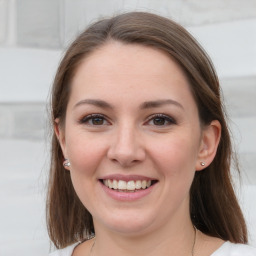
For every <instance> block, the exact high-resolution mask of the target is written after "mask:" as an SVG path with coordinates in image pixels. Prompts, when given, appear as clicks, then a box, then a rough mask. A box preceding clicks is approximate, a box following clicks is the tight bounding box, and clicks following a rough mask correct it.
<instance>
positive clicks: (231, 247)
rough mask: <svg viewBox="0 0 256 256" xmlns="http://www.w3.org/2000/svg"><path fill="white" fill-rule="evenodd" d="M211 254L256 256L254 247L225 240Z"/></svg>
mask: <svg viewBox="0 0 256 256" xmlns="http://www.w3.org/2000/svg"><path fill="white" fill-rule="evenodd" d="M211 256H256V248H254V247H251V246H249V245H246V244H234V243H231V242H225V243H224V244H223V245H222V246H221V247H220V248H219V249H218V250H217V251H215V252H214V253H213V254H212V255H211Z"/></svg>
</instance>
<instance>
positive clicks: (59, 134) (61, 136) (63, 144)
mask: <svg viewBox="0 0 256 256" xmlns="http://www.w3.org/2000/svg"><path fill="white" fill-rule="evenodd" d="M54 132H55V134H56V137H57V138H58V141H59V143H60V147H61V150H62V153H63V156H64V158H65V159H67V154H66V141H65V132H64V128H63V127H62V126H61V124H60V120H59V118H56V119H55V123H54ZM65 168H66V169H68V168H67V167H65ZM68 170H69V169H68Z"/></svg>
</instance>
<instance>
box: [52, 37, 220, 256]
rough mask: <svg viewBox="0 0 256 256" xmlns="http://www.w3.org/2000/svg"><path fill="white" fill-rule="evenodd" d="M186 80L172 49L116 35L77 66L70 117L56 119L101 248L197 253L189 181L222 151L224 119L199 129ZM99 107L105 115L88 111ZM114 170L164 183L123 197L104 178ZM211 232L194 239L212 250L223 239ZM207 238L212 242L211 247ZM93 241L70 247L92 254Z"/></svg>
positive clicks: (98, 250)
mask: <svg viewBox="0 0 256 256" xmlns="http://www.w3.org/2000/svg"><path fill="white" fill-rule="evenodd" d="M189 86H190V85H189V83H188V81H187V79H186V77H185V75H184V73H183V71H182V69H181V68H180V67H179V66H178V65H177V64H176V63H175V62H174V61H173V60H172V59H171V58H170V57H169V56H167V55H166V54H165V53H163V52H161V51H159V50H156V49H153V48H150V47H145V46H141V45H124V44H122V43H119V42H109V43H107V44H106V45H104V46H103V47H101V48H100V49H97V50H96V51H95V52H93V53H92V54H91V55H90V56H87V57H86V58H85V59H84V61H83V62H82V63H81V64H80V66H79V68H78V70H77V72H76V74H75V76H74V78H73V81H72V90H71V95H70V99H69V102H68V106H67V112H66V120H65V124H64V126H60V125H59V120H56V129H55V130H56V134H57V136H58V138H59V141H60V144H61V147H62V150H63V154H64V156H65V157H66V158H68V159H69V160H70V163H71V166H70V168H67V169H68V170H69V171H70V173H71V178H72V182H73V185H74V188H75V190H76V193H77V195H78V196H79V198H80V200H81V201H82V203H83V204H84V206H85V207H86V208H87V209H88V210H89V211H90V213H91V214H92V216H93V221H94V226H95V231H96V237H97V242H96V244H95V246H94V248H93V254H94V255H106V254H107V255H108V253H111V255H167V254H168V252H170V251H171V252H173V255H191V249H192V245H193V240H194V229H193V226H192V223H191V220H190V215H189V189H190V186H191V183H192V181H193V177H194V175H195V172H196V171H203V169H204V168H205V167H207V166H208V165H209V164H210V163H211V161H212V160H213V158H214V156H215V153H216V149H217V145H218V142H219V138H220V124H219V123H218V122H217V121H213V122H212V123H211V124H210V125H209V126H207V127H201V125H200V120H199V116H198V109H197V106H196V103H195V101H194V99H193V96H192V94H191V92H190V89H189ZM92 100H94V101H92ZM95 100H97V104H96V103H95ZM98 100H101V101H104V102H105V103H107V104H99V102H98ZM159 100H161V104H158V105H157V106H156V104H145V102H156V101H159ZM166 100H169V102H168V103H167V102H166ZM163 101H164V102H165V103H164V104H163ZM106 105H108V106H106ZM92 114H100V115H102V116H100V117H97V118H95V117H94V118H93V119H92V118H91V119H90V118H88V116H90V115H92ZM156 114H161V115H162V116H161V117H156V116H155V115H156ZM163 115H164V117H163ZM201 162H205V166H201V164H200V163H201ZM116 174H121V175H125V176H127V175H143V176H145V177H150V178H152V179H154V180H157V183H156V184H155V185H154V186H153V187H152V189H151V191H150V193H148V194H147V195H146V196H144V197H142V198H139V199H137V200H124V201H120V200H116V199H113V198H112V197H110V196H109V195H108V194H107V193H106V192H105V191H104V189H102V184H101V182H100V181H99V179H102V178H104V177H106V175H116ZM204 236H205V235H203V234H201V236H200V235H198V237H201V238H200V239H199V238H198V241H197V247H198V248H199V247H200V244H201V247H200V248H201V249H200V250H201V252H203V253H204V255H210V254H209V253H210V252H211V251H214V250H215V249H216V248H217V247H218V246H219V245H220V244H221V241H219V240H216V239H214V238H208V237H207V239H208V240H207V239H206V238H205V239H204V238H203V237H204ZM199 240H200V241H199ZM204 240H206V241H210V242H211V243H212V244H213V245H212V246H210V247H209V246H208V247H209V248H210V249H208V251H207V250H205V249H203V248H204V247H206V248H207V246H205V245H204V246H203V245H202V244H203V241H204ZM91 244H92V241H88V242H86V243H83V244H81V245H79V246H78V247H77V248H76V250H75V251H74V253H73V255H88V254H89V250H90V247H91ZM204 244H205V243H204ZM206 245H207V243H206ZM208 245H210V244H209V242H208ZM197 254H198V255H200V253H197Z"/></svg>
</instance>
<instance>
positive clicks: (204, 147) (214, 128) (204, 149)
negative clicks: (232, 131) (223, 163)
mask: <svg viewBox="0 0 256 256" xmlns="http://www.w3.org/2000/svg"><path fill="white" fill-rule="evenodd" d="M220 137H221V124H220V122H219V121H217V120H214V121H212V122H211V123H210V124H209V125H207V126H206V127H204V128H203V131H202V137H201V144H200V148H199V153H198V158H197V162H196V170H197V171H201V170H203V169H205V168H206V167H207V166H209V165H210V164H211V162H212V161H213V159H214V157H215V155H216V152H217V148H218V145H219V141H220Z"/></svg>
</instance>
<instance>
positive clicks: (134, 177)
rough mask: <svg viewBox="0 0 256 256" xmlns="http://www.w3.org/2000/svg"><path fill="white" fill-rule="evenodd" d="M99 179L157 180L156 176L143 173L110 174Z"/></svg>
mask: <svg viewBox="0 0 256 256" xmlns="http://www.w3.org/2000/svg"><path fill="white" fill-rule="evenodd" d="M99 180H123V181H130V180H133V181H136V180H146V181H148V180H157V179H155V178H151V177H147V176H142V175H133V174H132V175H124V174H110V175H106V176H103V177H101V178H99Z"/></svg>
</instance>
